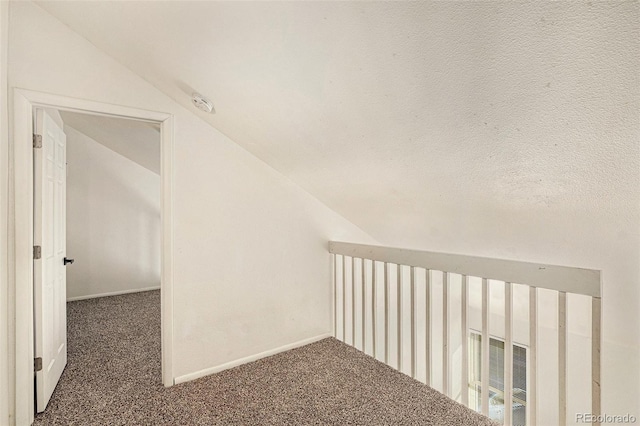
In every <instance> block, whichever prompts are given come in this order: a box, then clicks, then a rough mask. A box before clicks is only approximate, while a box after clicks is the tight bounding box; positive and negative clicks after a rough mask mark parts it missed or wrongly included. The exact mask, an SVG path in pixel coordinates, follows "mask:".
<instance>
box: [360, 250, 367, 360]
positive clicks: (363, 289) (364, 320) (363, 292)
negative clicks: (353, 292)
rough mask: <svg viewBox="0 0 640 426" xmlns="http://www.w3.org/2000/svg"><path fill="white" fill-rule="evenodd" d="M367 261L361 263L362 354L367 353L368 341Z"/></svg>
mask: <svg viewBox="0 0 640 426" xmlns="http://www.w3.org/2000/svg"><path fill="white" fill-rule="evenodd" d="M364 264H365V260H364V259H362V263H361V268H360V269H361V270H362V271H361V272H362V282H361V283H360V295H361V296H362V303H361V311H362V335H361V336H360V337H361V341H362V352H364V353H366V352H367V346H366V344H367V339H366V334H367V315H366V313H367V308H366V306H365V302H366V301H367V297H366V293H367V292H366V282H367V281H366V276H365V275H366V274H365V271H366V269H365V267H364Z"/></svg>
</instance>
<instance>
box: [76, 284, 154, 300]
mask: <svg viewBox="0 0 640 426" xmlns="http://www.w3.org/2000/svg"><path fill="white" fill-rule="evenodd" d="M151 290H160V286H158V287H145V288H136V289H133V290H120V291H112V292H111V293H100V294H89V295H87V296H76V297H68V298H67V302H75V301H76V300H85V299H96V298H98V297H109V296H118V295H121V294H129V293H141V292H143V291H151Z"/></svg>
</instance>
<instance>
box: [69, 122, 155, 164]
mask: <svg viewBox="0 0 640 426" xmlns="http://www.w3.org/2000/svg"><path fill="white" fill-rule="evenodd" d="M60 115H61V116H62V120H63V121H64V124H65V126H70V127H73V128H74V129H76V130H77V131H79V132H80V133H83V134H84V135H86V136H89V137H90V138H91V139H93V140H95V141H96V142H98V143H101V144H102V145H104V146H106V147H107V148H109V149H110V150H112V151H115V152H117V153H118V154H120V155H122V156H124V157H126V158H128V159H129V160H131V161H133V162H135V163H137V164H138V165H140V166H142V167H144V168H145V169H147V170H150V171H152V172H154V173H155V174H158V175H159V174H160V126H159V125H158V124H155V123H149V122H144V121H137V120H128V119H124V118H115V117H105V116H100V115H92V114H82V113H77V112H70V111H60Z"/></svg>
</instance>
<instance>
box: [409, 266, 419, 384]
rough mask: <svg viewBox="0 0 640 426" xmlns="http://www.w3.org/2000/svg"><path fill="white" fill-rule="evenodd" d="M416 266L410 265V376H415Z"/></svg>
mask: <svg viewBox="0 0 640 426" xmlns="http://www.w3.org/2000/svg"><path fill="white" fill-rule="evenodd" d="M415 269H416V268H414V267H413V266H412V267H411V300H410V302H411V377H413V378H414V379H415V378H416V360H417V358H418V357H416V306H415V305H416V277H415V275H416V271H415Z"/></svg>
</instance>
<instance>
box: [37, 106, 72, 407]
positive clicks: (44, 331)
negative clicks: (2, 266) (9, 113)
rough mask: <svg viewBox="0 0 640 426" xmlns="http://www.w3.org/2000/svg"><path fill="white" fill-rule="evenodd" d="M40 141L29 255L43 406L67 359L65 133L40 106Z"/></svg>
mask: <svg viewBox="0 0 640 426" xmlns="http://www.w3.org/2000/svg"><path fill="white" fill-rule="evenodd" d="M34 124H35V126H34V127H35V133H36V134H39V135H41V136H42V147H41V148H34V156H33V158H34V245H36V246H40V247H41V257H40V259H35V260H34V313H35V317H34V322H35V324H34V326H35V327H34V330H35V334H34V337H35V342H34V343H35V345H34V349H35V357H36V358H41V359H42V363H41V365H42V368H41V369H40V370H39V371H36V409H37V411H38V412H42V411H44V409H45V408H46V406H47V404H48V402H49V399H50V398H51V395H52V393H53V390H54V389H55V387H56V385H57V383H58V380H59V379H60V376H61V375H62V371H63V370H64V367H65V366H66V364H67V318H66V317H67V303H66V287H67V282H66V281H67V279H66V271H65V266H64V257H65V255H66V178H67V173H66V135H65V134H64V132H63V130H62V128H61V127H60V126H59V125H58V124H57V123H56V122H55V120H54V119H53V118H52V117H51V116H50V115H49V114H48V113H47V112H46V111H44V110H41V109H36V110H35V114H34Z"/></svg>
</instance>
